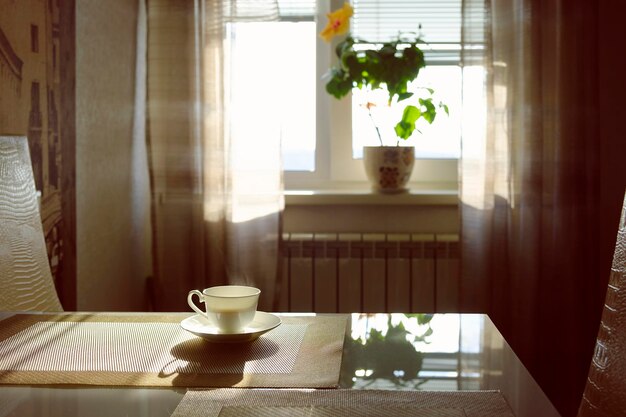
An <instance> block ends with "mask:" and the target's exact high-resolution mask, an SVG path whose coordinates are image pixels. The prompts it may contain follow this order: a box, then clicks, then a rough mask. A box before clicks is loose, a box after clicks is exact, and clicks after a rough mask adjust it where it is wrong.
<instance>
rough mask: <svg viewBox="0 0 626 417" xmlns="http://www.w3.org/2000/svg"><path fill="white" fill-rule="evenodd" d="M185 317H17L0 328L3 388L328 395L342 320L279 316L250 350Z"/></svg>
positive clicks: (335, 373)
mask: <svg viewBox="0 0 626 417" xmlns="http://www.w3.org/2000/svg"><path fill="white" fill-rule="evenodd" d="M184 317H185V316H182V315H180V314H163V315H114V314H106V313H95V314H93V313H92V314H81V313H76V314H53V315H16V316H13V317H11V318H8V319H6V320H3V321H1V322H0V383H4V384H77V385H127V386H185V387H289V388H332V387H336V386H337V384H338V381H339V371H340V366H341V354H342V347H343V339H344V335H345V331H346V330H345V329H346V325H347V317H345V316H325V317H282V318H281V319H282V321H283V323H282V324H281V325H280V326H278V327H277V328H276V329H273V330H271V331H270V332H268V333H266V334H264V335H263V336H261V337H260V338H259V339H257V340H256V341H254V342H251V343H241V344H240V343H237V344H219V343H210V342H207V341H205V340H203V339H201V338H199V337H197V336H195V335H193V334H191V333H188V332H186V331H185V330H184V329H182V328H181V327H180V321H181V319H182V318H184Z"/></svg>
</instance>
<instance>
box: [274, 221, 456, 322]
mask: <svg viewBox="0 0 626 417" xmlns="http://www.w3.org/2000/svg"><path fill="white" fill-rule="evenodd" d="M282 246H283V250H282V255H283V257H282V262H283V265H282V283H281V299H280V305H279V307H280V311H296V312H308V311H313V312H318V313H351V312H365V313H368V312H402V313H407V312H423V313H428V312H448V311H450V312H452V311H458V309H457V306H458V295H459V290H458V288H459V275H460V274H459V272H460V265H459V238H458V235H450V234H437V235H434V234H376V233H372V234H363V233H341V234H319V233H317V234H316V233H290V234H285V235H284V236H283V245H282Z"/></svg>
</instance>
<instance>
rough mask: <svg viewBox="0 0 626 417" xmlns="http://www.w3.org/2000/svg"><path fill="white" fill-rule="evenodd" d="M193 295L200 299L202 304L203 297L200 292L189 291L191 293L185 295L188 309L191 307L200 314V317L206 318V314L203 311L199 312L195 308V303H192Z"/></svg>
mask: <svg viewBox="0 0 626 417" xmlns="http://www.w3.org/2000/svg"><path fill="white" fill-rule="evenodd" d="M194 294H195V295H197V296H198V298H199V299H200V302H201V303H204V296H203V294H202V293H201V292H200V291H198V290H191V291H189V294H188V295H187V304H189V307H191V308H192V309H193V310H194V311H195V312H197V313H198V314H200V315H202V316H206V313H205V312H204V311H202V310H200V309H199V308H198V307H197V306H196V303H194V302H193V296H194Z"/></svg>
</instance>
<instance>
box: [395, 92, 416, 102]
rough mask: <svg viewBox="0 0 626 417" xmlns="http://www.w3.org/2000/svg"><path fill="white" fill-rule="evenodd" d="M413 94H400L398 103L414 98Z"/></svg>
mask: <svg viewBox="0 0 626 417" xmlns="http://www.w3.org/2000/svg"><path fill="white" fill-rule="evenodd" d="M412 96H413V93H400V94H398V101H402V100H406V99H407V98H409V97H412Z"/></svg>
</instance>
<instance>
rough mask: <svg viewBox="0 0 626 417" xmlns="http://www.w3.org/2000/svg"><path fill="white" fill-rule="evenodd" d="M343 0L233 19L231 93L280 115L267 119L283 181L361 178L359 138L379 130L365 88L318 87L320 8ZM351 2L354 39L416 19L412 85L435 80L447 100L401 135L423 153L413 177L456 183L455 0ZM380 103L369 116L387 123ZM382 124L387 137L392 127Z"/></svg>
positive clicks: (332, 183)
mask: <svg viewBox="0 0 626 417" xmlns="http://www.w3.org/2000/svg"><path fill="white" fill-rule="evenodd" d="M343 1H344V0H318V1H317V4H315V0H279V1H278V6H279V19H278V20H277V21H271V22H256V23H254V22H245V23H236V24H233V34H234V36H236V38H237V42H236V45H237V47H236V50H234V51H233V55H232V60H233V61H232V70H233V71H232V77H233V80H232V81H233V85H235V86H237V87H236V92H235V94H240V95H242V96H243V95H248V96H249V95H250V94H251V93H254V94H255V96H254V97H252V100H251V101H250V100H248V101H249V102H253V103H254V105H252V106H251V107H250V108H249V109H247V110H246V111H247V112H253V111H254V106H255V105H256V106H270V107H271V108H273V109H275V111H276V114H277V115H279V116H277V119H278V120H279V123H278V126H276V127H275V129H276V132H277V134H279V135H280V138H281V143H282V149H283V167H284V169H285V184H286V187H287V188H292V189H296V188H326V187H333V188H338V187H341V186H342V185H345V186H347V185H349V186H359V187H362V188H366V187H367V185H366V180H365V173H364V171H363V168H362V164H361V161H360V160H359V158H361V154H362V151H361V148H362V146H363V145H366V144H376V143H377V142H378V139H377V136H376V134H375V130H374V129H373V128H372V124H371V123H372V122H371V120H370V119H369V116H368V114H367V112H366V111H365V110H364V109H363V108H362V106H361V103H362V102H363V101H364V100H366V98H365V97H363V93H362V92H361V91H359V90H355V91H354V93H353V95H352V97H351V98H350V97H346V98H344V99H342V100H335V99H334V98H332V97H331V96H329V95H328V94H327V93H326V91H325V88H324V84H325V83H324V80H323V76H324V74H325V73H326V71H327V70H328V68H330V66H331V62H332V59H333V58H334V51H333V48H334V45H333V44H330V45H329V44H326V43H325V42H324V41H323V40H322V39H321V38H320V37H319V36H318V33H319V32H320V31H321V30H322V28H323V27H324V26H325V25H326V17H325V15H326V13H328V12H329V11H330V10H334V9H337V8H339V7H341V5H342V4H343ZM352 4H353V7H354V10H355V13H354V16H353V18H352V21H351V23H352V26H351V31H352V33H353V34H354V35H355V36H356V37H359V38H361V39H367V40H368V41H371V42H382V41H385V40H388V39H390V38H393V37H395V36H396V35H397V33H398V31H403V32H407V31H417V30H419V27H420V25H421V30H422V32H423V39H424V40H425V41H426V42H428V45H427V47H426V48H425V54H426V60H427V64H428V66H427V67H426V68H425V69H423V70H422V71H421V73H420V76H419V77H418V80H417V81H418V82H419V85H417V84H416V85H415V87H416V88H419V87H424V86H428V87H432V88H433V89H435V91H436V100H441V101H443V102H445V103H446V104H448V106H449V107H450V110H451V114H450V116H446V115H445V114H443V112H442V113H440V115H438V117H437V119H436V120H435V123H434V124H433V125H425V126H421V127H420V130H421V131H422V135H421V137H417V136H418V134H417V133H416V134H415V135H414V136H413V137H412V138H411V139H410V141H409V143H408V144H410V145H414V146H416V155H417V158H418V159H419V160H422V161H420V163H418V164H416V169H415V172H414V178H415V177H419V178H420V179H421V181H422V182H431V183H435V182H437V183H449V184H455V183H456V180H457V173H456V165H457V158H458V156H459V153H460V152H459V149H460V132H461V115H460V108H461V97H462V82H461V80H462V77H463V76H465V75H464V74H463V71H462V69H461V67H460V66H459V62H460V39H461V34H460V33H461V32H460V29H461V23H460V22H461V0H436V1H433V0H385V1H381V0H352ZM259 84H266V85H267V84H270V85H272V89H271V90H267V89H262V88H261V89H260V87H258V86H259ZM261 91H262V93H261ZM238 101H240V102H243V101H242V100H238ZM380 107H381V109H374V112H376V113H377V114H375V116H376V117H380V118H381V119H383V120H384V119H385V118H389V120H390V121H389V122H388V123H389V124H390V126H393V125H394V124H395V123H396V122H397V119H398V117H397V115H394V114H393V110H388V109H385V108H383V107H385V106H380ZM385 112H386V113H387V114H383V113H385ZM241 114H243V113H241ZM387 130H388V132H387V134H388V135H390V136H391V137H392V138H395V134H393V131H392V127H388V128H387ZM389 130H391V131H390V132H389Z"/></svg>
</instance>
